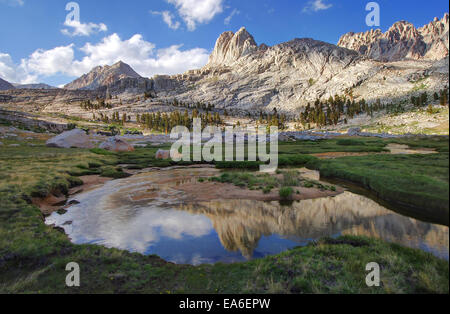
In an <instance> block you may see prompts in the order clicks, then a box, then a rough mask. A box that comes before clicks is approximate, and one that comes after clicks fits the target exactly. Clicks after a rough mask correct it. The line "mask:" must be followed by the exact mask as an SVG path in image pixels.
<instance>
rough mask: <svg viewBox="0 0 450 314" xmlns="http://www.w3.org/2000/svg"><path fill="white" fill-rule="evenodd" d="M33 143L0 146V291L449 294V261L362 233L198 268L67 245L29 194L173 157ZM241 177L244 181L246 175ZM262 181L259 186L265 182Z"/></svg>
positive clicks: (143, 151) (64, 187) (144, 151)
mask: <svg viewBox="0 0 450 314" xmlns="http://www.w3.org/2000/svg"><path fill="white" fill-rule="evenodd" d="M9 143H10V142H8V144H9ZM11 143H12V142H11ZM22 144H23V143H22ZM34 144H36V145H38V146H35V147H29V146H27V145H22V146H20V147H8V146H4V147H1V148H0V173H1V174H2V175H1V176H0V293H28V292H37V293H52V292H56V293H74V292H77V293H112V292H116V293H133V292H137V293H421V292H424V293H448V277H449V271H448V268H449V265H448V262H447V261H444V260H440V259H438V258H436V257H434V256H432V255H431V254H429V253H425V252H422V251H419V250H413V249H408V248H404V247H401V246H398V245H395V244H388V243H385V242H382V241H378V240H373V239H366V238H360V237H342V238H339V239H337V240H336V239H334V240H332V239H324V240H322V241H320V242H318V243H315V244H311V245H309V246H307V247H302V248H296V249H293V250H290V251H287V252H284V253H282V254H279V255H276V256H271V257H267V258H264V259H259V260H253V261H250V262H246V263H236V264H230V265H226V264H221V263H219V264H216V265H202V266H199V267H193V266H186V265H174V264H170V263H166V262H164V261H163V260H161V259H160V258H158V257H156V256H143V255H141V254H132V253H129V252H126V251H121V250H117V249H107V248H104V247H101V246H96V245H74V244H72V243H71V242H70V241H69V239H68V238H67V236H66V235H65V234H64V233H62V232H60V231H58V230H56V229H54V228H52V227H50V226H46V225H45V224H44V220H43V216H42V214H41V212H40V211H39V209H38V208H37V207H35V206H34V205H32V204H31V203H30V199H31V198H32V197H33V196H39V197H44V196H45V195H47V194H48V193H51V192H55V191H59V192H62V193H66V192H67V190H68V189H69V188H70V187H71V186H75V185H78V184H80V180H79V179H78V176H80V175H85V174H100V175H104V176H111V177H113V178H115V177H121V176H122V175H124V173H125V175H126V170H127V168H133V167H149V166H164V165H168V164H170V163H169V162H167V161H164V162H163V161H156V160H155V159H154V154H155V152H156V150H157V148H141V149H137V150H136V151H135V152H133V153H124V154H114V153H113V154H111V153H107V152H105V151H98V150H94V151H89V150H83V149H54V148H47V147H45V146H44V145H43V142H35V143H34ZM297 146H300V144H297ZM282 155H292V154H282ZM435 156H441V155H435ZM444 156H445V155H442V156H441V157H442V158H443V157H444ZM447 156H448V155H447ZM398 162H400V160H398ZM436 162H438V161H436ZM440 162H443V161H442V160H441V161H439V163H440ZM423 164H426V162H425V161H424V163H423ZM319 166H320V165H319ZM375 167H376V166H375ZM405 167H406V166H405ZM442 167H443V166H442ZM372 168H373V167H372ZM405 171H406V170H405ZM428 171H435V169H434V168H433V169H428ZM243 179H244V178H242V180H243ZM247 179H248V180H247ZM247 179H246V180H247V181H246V182H247V183H248V182H251V180H252V177H247ZM285 179H286V180H290V179H291V178H290V176H286V178H285ZM261 180H262V181H261V182H260V183H261V184H263V185H265V184H266V182H268V181H267V180H268V179H267V178H262V179H261ZM442 180H443V181H445V174H443V175H442ZM285 185H286V186H290V185H295V184H294V183H289V184H288V183H286V184H285ZM447 189H448V164H447ZM374 261H375V262H378V263H379V264H380V265H381V269H382V272H381V282H382V286H381V287H378V288H369V287H367V286H366V284H365V276H366V275H367V273H366V271H365V265H366V264H367V263H369V262H374ZM69 262H77V263H79V265H80V267H81V287H79V288H67V287H66V286H65V277H66V275H67V272H66V271H65V266H66V264H67V263H69Z"/></svg>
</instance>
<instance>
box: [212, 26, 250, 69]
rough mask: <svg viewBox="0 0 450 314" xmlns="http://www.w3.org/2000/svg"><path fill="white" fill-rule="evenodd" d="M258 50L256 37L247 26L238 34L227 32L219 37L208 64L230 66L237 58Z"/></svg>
mask: <svg viewBox="0 0 450 314" xmlns="http://www.w3.org/2000/svg"><path fill="white" fill-rule="evenodd" d="M257 50H258V45H257V44H256V42H255V39H254V38H253V36H252V35H250V34H249V33H248V32H247V30H246V29H245V27H242V28H241V29H240V30H239V31H238V32H237V33H236V34H234V33H233V32H225V33H223V34H222V35H220V37H219V39H217V42H216V45H215V47H214V51H213V53H212V54H211V56H210V57H209V62H208V66H209V67H213V66H228V65H232V64H233V63H234V62H235V61H236V60H238V59H239V58H241V57H244V56H246V55H249V54H251V53H253V52H255V51H257Z"/></svg>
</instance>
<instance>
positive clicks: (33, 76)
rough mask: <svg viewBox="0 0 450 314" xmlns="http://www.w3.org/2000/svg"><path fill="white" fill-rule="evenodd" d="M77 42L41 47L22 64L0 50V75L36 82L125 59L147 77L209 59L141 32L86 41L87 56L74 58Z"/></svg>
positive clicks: (182, 69) (202, 53)
mask: <svg viewBox="0 0 450 314" xmlns="http://www.w3.org/2000/svg"><path fill="white" fill-rule="evenodd" d="M74 49H75V47H74V45H73V44H71V45H68V46H62V47H56V48H53V49H49V50H43V49H38V50H36V51H35V52H33V53H32V54H31V55H30V56H29V57H28V58H26V59H22V60H21V63H20V65H16V64H14V63H13V62H12V59H11V57H10V55H8V54H2V53H0V77H2V78H4V79H5V80H7V81H11V82H17V83H34V82H37V81H38V80H42V77H49V76H52V75H57V74H64V75H67V76H81V75H82V74H85V73H87V72H89V71H90V70H92V68H94V67H96V66H99V65H106V64H109V65H111V64H114V63H116V62H118V61H123V62H125V63H127V64H129V65H130V66H131V67H132V68H133V69H134V70H135V71H136V72H137V73H139V74H140V75H142V76H145V77H152V76H154V75H155V74H169V75H170V74H178V73H183V72H185V71H187V70H191V69H197V68H200V67H202V66H204V65H205V64H206V63H207V62H208V57H209V52H208V51H207V50H206V49H203V48H193V49H189V50H182V45H173V46H170V47H168V48H164V49H156V47H155V45H154V44H153V43H151V42H148V41H145V40H144V39H143V37H142V35H140V34H136V35H134V36H132V37H131V38H129V39H127V40H122V39H121V38H120V37H119V35H117V34H112V35H110V36H107V37H105V38H103V40H102V41H100V42H98V43H96V44H92V43H87V44H86V45H84V46H83V47H82V48H80V51H81V52H83V53H84V55H85V56H84V57H82V58H81V59H79V60H76V59H75V57H74V56H75V52H74Z"/></svg>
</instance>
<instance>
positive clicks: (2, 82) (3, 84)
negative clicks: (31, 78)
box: [0, 78, 15, 90]
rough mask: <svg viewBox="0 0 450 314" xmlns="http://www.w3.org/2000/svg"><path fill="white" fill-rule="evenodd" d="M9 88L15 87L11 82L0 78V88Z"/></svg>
mask: <svg viewBox="0 0 450 314" xmlns="http://www.w3.org/2000/svg"><path fill="white" fill-rule="evenodd" d="M10 89H15V87H14V86H13V85H12V84H11V83H9V82H7V81H5V80H3V79H1V78H0V90H10Z"/></svg>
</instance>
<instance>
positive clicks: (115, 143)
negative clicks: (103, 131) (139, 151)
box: [99, 137, 134, 152]
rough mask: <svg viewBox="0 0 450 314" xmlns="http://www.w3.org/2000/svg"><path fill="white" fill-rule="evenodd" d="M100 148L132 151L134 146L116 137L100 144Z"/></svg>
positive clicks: (114, 150)
mask: <svg viewBox="0 0 450 314" xmlns="http://www.w3.org/2000/svg"><path fill="white" fill-rule="evenodd" d="M99 148H102V149H106V150H109V151H113V152H132V151H134V147H133V145H131V144H128V143H127V142H125V141H123V140H121V139H118V138H116V137H113V138H110V139H108V140H107V141H106V142H103V143H101V144H100V146H99Z"/></svg>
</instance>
